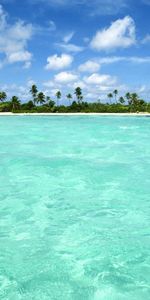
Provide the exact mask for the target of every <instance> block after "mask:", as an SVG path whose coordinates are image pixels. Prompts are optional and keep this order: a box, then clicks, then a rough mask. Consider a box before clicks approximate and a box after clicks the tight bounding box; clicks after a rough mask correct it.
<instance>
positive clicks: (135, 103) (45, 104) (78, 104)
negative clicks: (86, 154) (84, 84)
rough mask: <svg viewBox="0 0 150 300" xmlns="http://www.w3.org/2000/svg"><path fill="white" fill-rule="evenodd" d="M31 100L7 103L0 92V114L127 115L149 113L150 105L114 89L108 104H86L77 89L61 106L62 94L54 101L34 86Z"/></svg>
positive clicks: (80, 90) (69, 94)
mask: <svg viewBox="0 0 150 300" xmlns="http://www.w3.org/2000/svg"><path fill="white" fill-rule="evenodd" d="M30 94H31V97H32V99H31V100H29V101H28V102H26V103H22V102H21V101H20V99H19V98H18V97H17V96H13V97H12V98H11V99H10V100H9V101H8V99H7V95H6V93H5V92H4V91H1V92H0V112H16V113H69V112H70V113H76V112H85V113H92V112H93V113H129V112H150V103H149V102H146V101H144V100H143V99H140V98H139V96H138V95H137V94H136V93H129V92H128V93H126V95H124V96H119V92H118V90H117V89H115V90H114V91H113V92H112V93H109V94H108V95H107V98H108V102H107V103H102V102H101V101H100V100H97V102H86V101H84V96H83V93H82V89H81V88H80V87H77V88H76V89H75V91H74V95H75V96H74V97H75V98H76V100H73V95H72V94H71V93H68V94H67V95H66V100H68V101H67V102H68V103H67V104H68V105H62V104H61V102H62V101H61V99H62V93H61V91H57V93H56V95H55V98H56V99H55V100H53V99H51V98H50V97H49V96H46V95H45V94H44V93H43V92H39V91H38V88H37V86H36V85H32V87H31V89H30Z"/></svg>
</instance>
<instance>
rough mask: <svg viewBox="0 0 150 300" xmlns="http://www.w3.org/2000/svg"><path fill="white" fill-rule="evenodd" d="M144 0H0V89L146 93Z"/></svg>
mask: <svg viewBox="0 0 150 300" xmlns="http://www.w3.org/2000/svg"><path fill="white" fill-rule="evenodd" d="M149 69H150V0H116V1H114V0H0V90H5V91H6V92H7V94H8V97H11V96H12V95H16V94H17V95H18V96H19V97H20V99H21V100H22V101H25V100H27V99H29V98H30V96H29V92H28V91H29V89H30V87H31V85H32V84H36V85H37V86H38V89H39V91H44V93H45V94H46V95H47V96H51V97H52V98H54V97H55V94H56V91H58V90H61V91H62V95H63V97H62V102H64V103H65V101H66V100H65V95H66V94H67V93H72V94H73V92H74V89H75V88H76V87H77V86H80V87H81V88H82V89H83V94H84V97H85V99H86V100H87V101H91V102H92V101H95V100H97V99H101V101H104V102H105V101H106V100H107V99H106V98H107V94H108V93H109V92H112V91H113V90H114V89H116V88H117V89H118V90H119V94H120V96H122V95H124V94H125V93H126V92H128V91H130V92H137V93H138V94H139V95H140V97H143V98H144V99H145V100H149V94H150V76H149Z"/></svg>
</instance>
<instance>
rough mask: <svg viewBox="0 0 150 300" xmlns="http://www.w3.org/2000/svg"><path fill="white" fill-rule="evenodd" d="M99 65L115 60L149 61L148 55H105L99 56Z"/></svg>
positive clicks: (114, 61) (137, 62)
mask: <svg viewBox="0 0 150 300" xmlns="http://www.w3.org/2000/svg"><path fill="white" fill-rule="evenodd" d="M98 61H99V63H100V65H103V64H112V63H116V62H123V61H125V62H131V63H136V64H140V63H150V56H145V57H142V56H141V57H140V56H106V57H101V58H100V59H99V60H98Z"/></svg>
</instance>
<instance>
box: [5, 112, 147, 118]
mask: <svg viewBox="0 0 150 300" xmlns="http://www.w3.org/2000/svg"><path fill="white" fill-rule="evenodd" d="M0 116H53V117H54V116H145V117H146V116H147V117H150V113H146V112H139V113H12V112H6V113H5V112H0Z"/></svg>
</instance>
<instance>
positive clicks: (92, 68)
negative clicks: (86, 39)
mask: <svg viewBox="0 0 150 300" xmlns="http://www.w3.org/2000/svg"><path fill="white" fill-rule="evenodd" d="M99 69H100V64H99V63H98V62H95V61H92V60H88V61H86V62H85V63H84V64H81V65H80V66H79V71H80V72H88V73H93V72H97V71H99Z"/></svg>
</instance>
